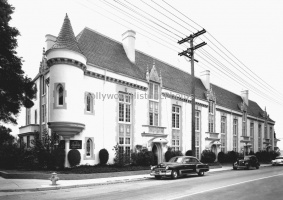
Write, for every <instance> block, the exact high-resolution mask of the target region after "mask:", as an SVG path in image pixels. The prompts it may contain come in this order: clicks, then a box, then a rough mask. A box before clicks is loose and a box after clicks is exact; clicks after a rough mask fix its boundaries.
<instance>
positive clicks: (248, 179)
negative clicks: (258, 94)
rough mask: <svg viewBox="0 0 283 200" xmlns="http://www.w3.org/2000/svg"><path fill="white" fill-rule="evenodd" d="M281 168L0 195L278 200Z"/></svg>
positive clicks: (282, 183)
mask: <svg viewBox="0 0 283 200" xmlns="http://www.w3.org/2000/svg"><path fill="white" fill-rule="evenodd" d="M282 188H283V167H280V166H278V167H263V168H260V169H259V170H256V169H251V170H236V171H234V170H229V171H221V172H214V173H206V174H205V176H202V177H199V176H197V175H189V176H187V177H183V178H179V179H177V180H171V179H162V180H155V179H154V178H152V179H147V180H143V181H135V182H125V183H116V184H110V185H99V186H93V187H84V188H72V189H64V190H56V191H41V192H21V193H15V192H14V193H6V194H0V199H5V200H6V199H7V200H10V199H11V200H16V199H22V200H33V199H34V200H41V199H43V200H50V199H68V200H70V199H80V200H83V199H88V200H89V199H95V200H110V199H111V200H112V199H115V200H117V199H125V200H128V199H131V200H132V199H135V200H138V199H157V200H158V199H162V200H167V199H168V200H169V199H170V200H173V199H209V200H213V199H217V200H222V199H225V200H226V199H237V200H238V199H248V200H253V199H256V200H258V199H269V200H273V199H282V197H283V189H282Z"/></svg>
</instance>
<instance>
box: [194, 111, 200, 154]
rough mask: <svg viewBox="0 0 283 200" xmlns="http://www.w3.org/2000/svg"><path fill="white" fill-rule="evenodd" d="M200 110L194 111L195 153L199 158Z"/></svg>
mask: <svg viewBox="0 0 283 200" xmlns="http://www.w3.org/2000/svg"><path fill="white" fill-rule="evenodd" d="M200 119H201V118H200V111H198V110H196V111H195V130H196V134H195V153H196V157H197V158H200V124H201V122H200Z"/></svg>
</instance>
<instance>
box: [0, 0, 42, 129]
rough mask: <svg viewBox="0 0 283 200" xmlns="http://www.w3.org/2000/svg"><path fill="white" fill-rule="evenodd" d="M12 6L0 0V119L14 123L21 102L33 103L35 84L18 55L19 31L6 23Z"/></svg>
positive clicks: (12, 10)
mask: <svg viewBox="0 0 283 200" xmlns="http://www.w3.org/2000/svg"><path fill="white" fill-rule="evenodd" d="M14 9H15V8H14V7H12V6H11V5H10V4H9V3H8V2H7V0H0V121H2V122H4V123H13V124H17V121H16V116H17V114H18V113H19V112H20V108H21V106H25V107H27V108H30V107H32V106H33V102H32V99H33V98H34V95H35V93H36V88H35V87H34V83H33V82H32V80H31V79H30V78H28V77H27V76H25V75H24V71H23V70H22V58H21V57H19V56H17V52H16V47H17V46H18V43H17V38H16V37H17V36H18V35H20V33H19V31H18V30H17V28H15V27H10V25H9V22H10V20H11V19H12V18H11V14H12V13H13V12H14Z"/></svg>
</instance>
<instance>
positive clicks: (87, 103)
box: [84, 92, 94, 115]
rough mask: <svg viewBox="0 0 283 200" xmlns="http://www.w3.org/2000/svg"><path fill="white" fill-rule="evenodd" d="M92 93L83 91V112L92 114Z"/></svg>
mask: <svg viewBox="0 0 283 200" xmlns="http://www.w3.org/2000/svg"><path fill="white" fill-rule="evenodd" d="M93 107H94V95H93V94H92V93H90V92H85V110H84V111H85V114H88V115H89V114H94V108H93Z"/></svg>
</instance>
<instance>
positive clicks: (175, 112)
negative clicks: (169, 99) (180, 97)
mask: <svg viewBox="0 0 283 200" xmlns="http://www.w3.org/2000/svg"><path fill="white" fill-rule="evenodd" d="M172 128H180V107H179V106H172Z"/></svg>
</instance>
